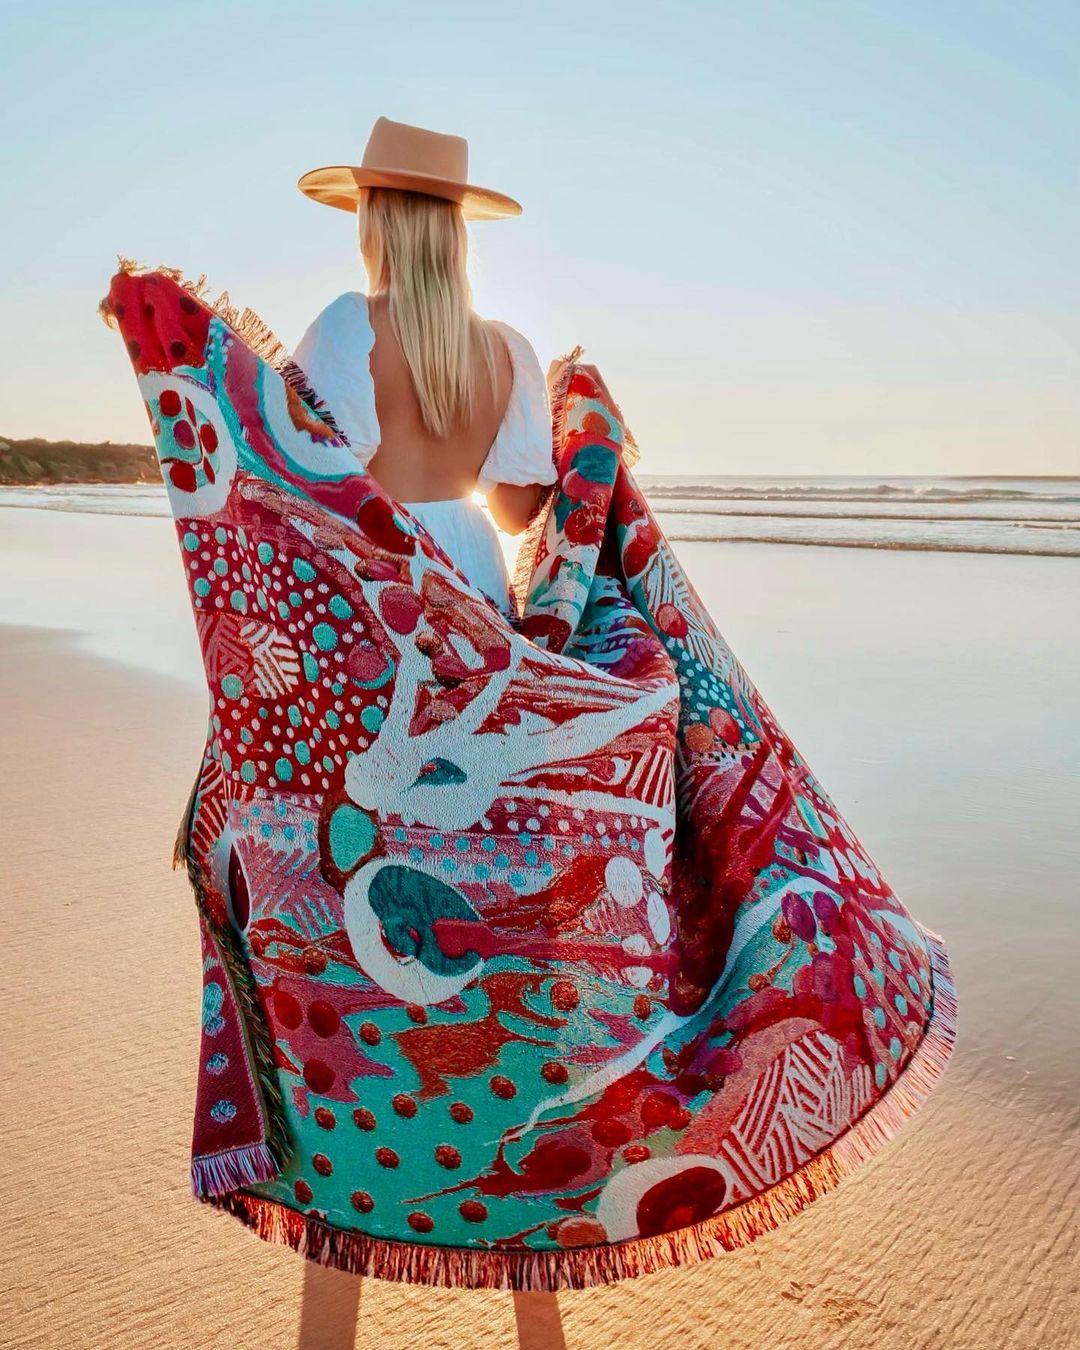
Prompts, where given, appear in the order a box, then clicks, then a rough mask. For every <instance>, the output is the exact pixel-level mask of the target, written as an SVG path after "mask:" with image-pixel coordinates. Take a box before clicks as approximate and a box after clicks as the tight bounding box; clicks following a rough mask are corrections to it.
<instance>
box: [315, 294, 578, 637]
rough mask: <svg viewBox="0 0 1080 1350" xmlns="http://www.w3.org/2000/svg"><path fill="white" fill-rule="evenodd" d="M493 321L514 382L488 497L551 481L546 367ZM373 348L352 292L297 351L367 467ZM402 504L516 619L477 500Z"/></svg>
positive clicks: (485, 471) (489, 468)
mask: <svg viewBox="0 0 1080 1350" xmlns="http://www.w3.org/2000/svg"><path fill="white" fill-rule="evenodd" d="M490 322H491V324H492V326H493V327H494V328H496V329H497V330H498V332H499V333H500V334H501V335H502V337H503V339H504V340H505V342H506V345H507V348H508V350H509V352H510V360H511V364H512V367H513V383H512V385H511V390H510V401H509V403H508V404H507V407H506V412H505V414H504V415H503V420H502V422H501V423H500V425H499V430H498V432H497V433H496V436H495V439H494V441H492V443H491V449H490V450H489V451H488V454H487V458H486V459H485V460H484V463H483V465H482V466H481V468H480V473H479V475H478V479H477V486H478V488H479V489H480V491H481V492H490V491H491V489H492V488H493V487H494V486H495V485H496V484H497V483H516V484H519V485H522V486H525V485H527V484H529V483H543V484H548V483H553V482H554V481H555V477H556V474H555V467H554V464H553V463H552V458H551V412H550V407H549V404H548V392H547V382H546V380H545V379H544V376H543V372H542V371H541V369H540V362H539V361H538V360H537V356H536V353H535V352H534V351H533V349H532V346H531V345H530V343H529V341H528V339H527V338H525V337H523V336H522V335H521V334H520V333H519V332H518V331H517V330H516V329H515V328H511V327H510V325H509V324H506V323H502V322H500V321H498V320H491V321H490ZM374 345H375V334H374V332H373V331H372V327H371V319H370V316H369V313H368V301H367V296H366V295H365V294H364V292H363V291H346V292H345V293H344V294H343V295H339V296H338V298H337V299H336V300H333V301H331V303H330V304H329V305H327V306H326V308H325V309H324V310H322V312H321V313H320V314H318V315H317V316H316V318H315V319H314V321H313V322H312V323H311V324H310V326H309V327H308V329H307V331H306V332H305V333H304V336H303V337H302V338H301V339H300V342H299V345H298V346H297V348H296V351H295V352H294V353H293V357H294V360H295V361H296V363H297V365H298V366H299V367H300V368H301V370H303V372H304V374H305V375H306V376H307V377H308V379H309V380H310V381H311V384H312V386H313V388H314V389H315V391H316V393H317V394H318V396H319V397H320V398H321V399H322V400H324V402H325V403H326V404H327V406H328V407H329V409H330V411H331V413H332V414H333V416H334V421H335V422H336V423H337V425H338V427H339V428H340V429H341V431H342V432H344V434H345V436H346V437H348V441H349V447H350V449H351V450H352V451H353V452H354V454H355V455H356V457H357V458H358V459H359V460H360V462H361V463H362V464H364V465H367V464H368V462H369V461H370V460H371V458H372V457H373V456H374V454H375V451H376V450H377V449H378V448H379V441H380V439H381V432H380V429H379V419H378V417H377V415H376V412H375V383H374V380H373V379H372V376H371V366H370V355H371V349H372V347H373V346H374ZM401 505H402V506H404V507H406V508H407V509H408V511H409V513H410V515H412V516H413V517H415V519H417V520H419V521H420V522H421V524H422V525H423V526H424V528H425V529H426V530H427V531H428V533H429V534H431V535H432V536H433V538H434V539H436V540H437V541H438V543H439V544H440V545H441V546H442V548H443V549H445V551H446V552H447V553H448V554H449V555H450V557H451V558H452V559H453V560H454V562H455V563H456V564H457V565H458V567H459V568H460V569H461V570H462V572H463V573H464V574H465V576H466V577H468V579H469V581H470V582H471V583H472V584H473V585H474V586H476V587H477V588H478V589H479V590H482V591H484V592H485V594H487V595H488V596H489V597H490V598H491V599H492V600H494V601H495V602H496V604H497V605H498V606H499V607H500V609H502V610H504V611H505V612H506V613H508V614H512V613H513V607H512V604H511V601H510V596H509V577H508V574H507V568H506V560H505V558H504V557H503V551H502V548H501V547H500V545H499V536H498V533H497V532H496V530H495V527H494V525H493V524H492V522H491V518H490V516H489V515H488V514H487V513H486V512H485V511H484V510H483V509H482V508H481V507H480V505H479V504H478V503H477V502H475V501H474V500H473V498H472V497H452V498H448V499H444V500H441V501H430V502H402V503H401Z"/></svg>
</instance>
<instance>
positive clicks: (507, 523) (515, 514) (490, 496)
mask: <svg viewBox="0 0 1080 1350" xmlns="http://www.w3.org/2000/svg"><path fill="white" fill-rule="evenodd" d="M543 490H544V489H543V488H542V487H541V486H540V484H539V483H528V484H526V485H524V486H521V485H519V484H517V483H496V484H495V486H494V487H493V488H492V489H491V491H490V492H488V493H487V504H488V506H489V507H490V509H491V514H492V516H493V517H494V518H495V524H496V525H498V527H499V529H500V530H505V532H506V533H507V534H520V533H521V532H522V530H524V529H525V527H526V525H528V523H529V521H530V520H532V518H533V516H534V515H535V514H536V508H537V507H538V506H539V505H540V494H541V493H542V492H543Z"/></svg>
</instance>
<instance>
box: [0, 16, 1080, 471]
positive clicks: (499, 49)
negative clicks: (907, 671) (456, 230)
mask: <svg viewBox="0 0 1080 1350" xmlns="http://www.w3.org/2000/svg"><path fill="white" fill-rule="evenodd" d="M380 114H383V115H385V116H387V117H391V118H393V119H395V120H397V121H404V122H411V123H414V124H417V125H420V126H426V127H431V128H434V129H436V130H441V131H448V132H454V133H456V134H458V135H463V136H465V137H467V138H468V141H469V146H470V162H471V163H470V167H471V177H472V179H473V181H474V182H476V183H479V184H482V185H484V186H489V187H493V188H495V189H497V190H499V191H503V192H506V193H509V194H510V195H511V196H514V197H516V198H518V199H519V200H520V201H521V202H522V203H523V205H524V214H523V215H522V216H521V217H519V218H516V219H512V220H503V221H495V222H481V223H477V224H476V225H474V226H472V227H471V234H472V253H473V284H474V294H475V304H476V308H477V310H478V311H479V312H480V313H481V314H485V315H489V316H491V317H495V318H500V319H503V320H505V321H506V322H509V323H511V324H513V325H514V327H516V328H518V329H520V330H521V331H522V332H523V333H525V334H526V336H528V337H529V339H530V340H531V341H532V343H533V345H534V346H535V348H536V350H537V353H538V355H539V356H540V359H541V363H542V365H544V366H545V367H546V366H547V363H548V361H549V360H550V359H551V358H552V357H554V356H556V355H559V354H561V353H563V352H565V351H567V350H568V349H570V348H571V347H573V346H574V345H575V344H577V343H580V344H581V345H582V346H583V347H584V348H585V357H584V359H586V360H590V361H592V362H594V363H595V364H596V365H597V366H598V367H599V369H600V370H601V372H602V373H603V375H604V378H605V380H606V382H607V384H608V387H609V388H610V390H611V392H612V394H613V395H614V397H615V398H616V399H617V400H618V402H619V404H620V406H621V408H622V411H623V413H624V415H625V417H626V420H627V422H628V423H629V425H630V427H631V428H632V430H633V432H634V435H635V437H636V439H637V441H638V444H639V446H640V447H641V450H642V464H641V468H642V470H643V471H646V472H654V473H657V472H662V473H694V474H701V473H779V474H805V473H865V474H897V473H911V474H932V473H956V474H984V473H985V474H1020V475H1028V474H1076V473H1080V269H1078V267H1077V251H1078V250H1077V241H1078V240H1080V180H1078V173H1077V168H1078V165H1077V149H1078V146H1080V6H1077V5H1076V4H1075V2H1074V0H1043V3H1040V4H1039V5H1029V6H1020V5H1016V4H1004V3H997V2H996V0H981V2H980V3H957V2H953V0H933V3H927V2H926V0H908V2H907V3H905V4H902V5H898V4H887V3H885V2H884V0H875V2H874V3H870V2H869V0H868V2H866V3H855V2H854V0H803V2H802V3H778V2H776V0H755V3H747V2H746V0H739V3H727V2H726V0H712V2H711V3H699V4H685V3H677V2H676V3H668V4H664V5H659V4H650V5H646V4H639V3H637V2H636V0H623V3H618V4H610V3H603V2H601V3H590V4H588V5H578V6H573V5H570V6H551V5H545V6H539V5H531V4H530V5H524V4H517V5H515V4H507V3H505V2H504V3H502V4H488V3H484V4H480V3H474V2H472V0H460V2H459V3H457V4H455V5H447V4H445V3H439V4H430V3H415V4H410V3H400V4H394V5H388V4H386V3H385V0H382V3H379V4H377V5H376V4H370V3H367V2H366V0H363V2H360V0H353V3H326V2H325V0H310V2H305V3H303V4H298V3H296V2H295V0H293V3H291V4H288V5H285V4H281V3H277V0H260V2H259V3H235V2H234V0H214V2H213V3H209V2H207V0H185V3H184V4H177V5H174V6H167V5H165V4H164V3H160V2H159V0H141V3H137V4H136V3H115V2H113V0H98V3H95V4H93V5H87V4H85V3H79V4H73V3H63V4H60V3H55V0H34V2H27V0H0V115H2V120H3V125H4V126H5V128H6V129H7V131H6V137H5V145H4V151H3V173H2V174H0V222H2V223H0V237H2V238H3V241H4V247H3V249H2V250H0V436H10V437H29V436H45V437H47V438H50V439H61V438H72V439H76V440H87V441H97V440H113V441H139V442H144V443H145V442H147V441H148V440H149V428H148V426H147V423H146V419H145V413H144V412H143V408H142V404H141V401H140V399H139V397H138V394H137V391H136V388H135V385H134V382H133V377H132V374H131V370H130V367H129V365H128V363H127V360H126V358H125V355H124V352H123V349H122V346H121V344H120V342H119V340H118V338H117V337H116V335H115V333H112V332H110V330H108V329H107V328H106V327H105V326H104V325H103V324H102V323H101V321H100V320H99V319H98V317H97V315H96V313H95V310H96V306H97V303H98V301H99V299H100V298H101V296H102V295H104V293H105V292H106V290H107V289H108V284H109V278H110V276H111V274H112V272H113V270H114V268H115V260H116V256H117V254H123V255H125V256H128V257H133V258H136V259H138V260H139V261H140V262H143V263H146V264H150V265H157V264H165V265H168V266H174V267H180V268H182V269H183V270H184V272H185V273H187V274H188V275H191V276H198V275H199V274H201V273H205V274H206V275H207V277H208V279H209V282H210V289H211V294H212V295H216V294H217V293H218V292H219V291H221V290H228V292H229V295H230V297H231V299H232V300H233V301H234V302H235V303H238V304H240V305H249V306H250V307H251V308H253V309H254V310H256V311H257V312H258V313H259V314H260V315H261V316H262V317H263V319H265V320H266V322H267V323H268V324H269V325H270V327H271V328H272V329H273V330H274V331H275V332H276V333H277V334H278V336H279V337H280V338H282V340H283V341H284V342H285V343H286V344H287V345H290V346H292V345H294V344H295V343H296V342H297V341H298V339H299V337H300V335H301V333H302V332H303V330H304V328H305V327H306V326H307V324H308V322H309V321H310V319H311V318H312V317H313V316H314V315H315V314H316V313H317V312H318V311H319V310H320V309H321V308H322V307H323V305H325V304H326V303H327V302H328V301H329V300H331V299H333V298H334V297H335V296H336V295H338V294H339V293H340V292H341V291H343V290H354V289H363V287H364V286H365V284H366V283H365V278H364V274H363V271H362V268H361V264H360V260H359V256H358V251H357V248H356V241H355V226H354V223H353V222H352V221H351V220H350V218H349V217H348V216H347V215H346V214H345V213H343V212H339V211H335V210H331V209H328V208H326V207H323V206H319V205H317V204H315V203H313V202H311V201H309V200H308V199H307V198H305V197H303V196H302V195H301V194H300V193H299V192H298V191H297V189H296V186H295V184H296V179H297V178H298V177H299V176H300V174H301V173H303V172H304V171H306V170H307V169H309V168H314V167H316V166H318V165H322V164H334V163H358V162H359V160H360V157H361V156H362V153H363V147H364V143H365V141H366V139H367V135H368V131H369V130H370V127H371V124H372V122H373V121H374V120H375V118H376V117H377V116H379V115H380Z"/></svg>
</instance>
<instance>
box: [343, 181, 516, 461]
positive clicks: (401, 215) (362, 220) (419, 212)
mask: <svg viewBox="0 0 1080 1350" xmlns="http://www.w3.org/2000/svg"><path fill="white" fill-rule="evenodd" d="M357 230H358V234H359V240H360V252H361V254H362V255H363V259H364V266H365V268H366V269H367V274H368V286H369V294H371V295H381V294H384V293H385V294H387V295H388V296H389V301H390V323H391V326H392V328H393V330H394V333H395V336H396V337H397V340H398V342H399V343H400V344H401V350H402V353H403V355H404V357H405V360H406V362H407V364H408V367H409V370H410V372H411V374H412V379H413V386H414V388H415V390H416V397H417V400H418V401H419V404H420V414H421V417H422V419H423V422H424V426H425V427H426V428H427V430H428V431H429V432H430V433H431V434H432V435H433V436H436V437H444V436H449V435H450V434H451V433H452V432H454V431H456V430H458V429H459V428H460V427H462V426H464V425H465V424H466V423H467V422H468V421H469V419H470V418H471V416H472V411H473V406H474V399H475V396H476V389H475V381H474V380H473V353H474V352H475V351H476V350H477V348H478V347H479V350H480V352H481V353H482V355H483V358H484V362H485V364H486V366H487V370H488V375H489V378H490V380H491V385H492V387H494V385H495V381H496V375H495V362H496V346H495V341H496V340H495V337H494V335H493V334H492V332H491V329H490V328H489V327H488V326H487V324H485V322H484V321H483V319H481V318H480V317H479V315H477V314H475V313H474V312H473V308H472V287H471V286H470V284H469V277H468V272H467V270H466V264H467V261H468V251H469V236H468V231H467V229H466V226H465V217H464V215H463V214H462V210H461V207H460V206H459V205H458V203H457V202H452V201H448V200H445V199H444V198H442V197H430V196H428V195H427V194H426V193H421V192H406V191H404V190H402V189H399V188H384V187H367V188H363V189H361V192H360V202H359V205H358V207H357Z"/></svg>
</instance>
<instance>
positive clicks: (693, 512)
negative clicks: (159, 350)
mask: <svg viewBox="0 0 1080 1350" xmlns="http://www.w3.org/2000/svg"><path fill="white" fill-rule="evenodd" d="M638 481H639V482H640V484H641V486H642V488H644V490H645V492H646V494H647V495H648V497H649V500H650V501H651V502H652V504H653V507H654V509H655V510H656V512H657V515H658V516H659V519H660V523H661V525H662V527H663V529H664V532H665V533H666V534H667V536H668V538H669V539H672V540H674V541H684V542H696V543H740V542H741V543H757V544H805V545H829V546H833V547H844V548H884V549H915V550H924V551H927V550H928V551H931V552H957V553H1021V554H1034V555H1045V556H1057V557H1076V556H1080V477H1076V478H1011V477H986V478H953V477H940V478H914V477H904V476H899V475H898V476H894V477H888V478H876V477H869V476H855V475H852V476H812V475H808V476H805V477H790V478H784V477H766V476H753V475H748V476H739V477H734V476H727V475H719V474H717V475H708V476H696V475H660V474H646V473H642V474H640V475H638ZM0 507H13V508H19V507H29V508H34V509H39V510H40V509H42V508H44V509H48V510H53V511H75V512H89V513H92V514H104V515H125V516H168V515H169V509H168V505H167V503H166V501H165V490H164V488H163V487H161V486H159V485H148V484H130V485H127V484H125V485H112V484H106V485H95V484H65V485H61V486H56V487H33V488H0Z"/></svg>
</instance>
